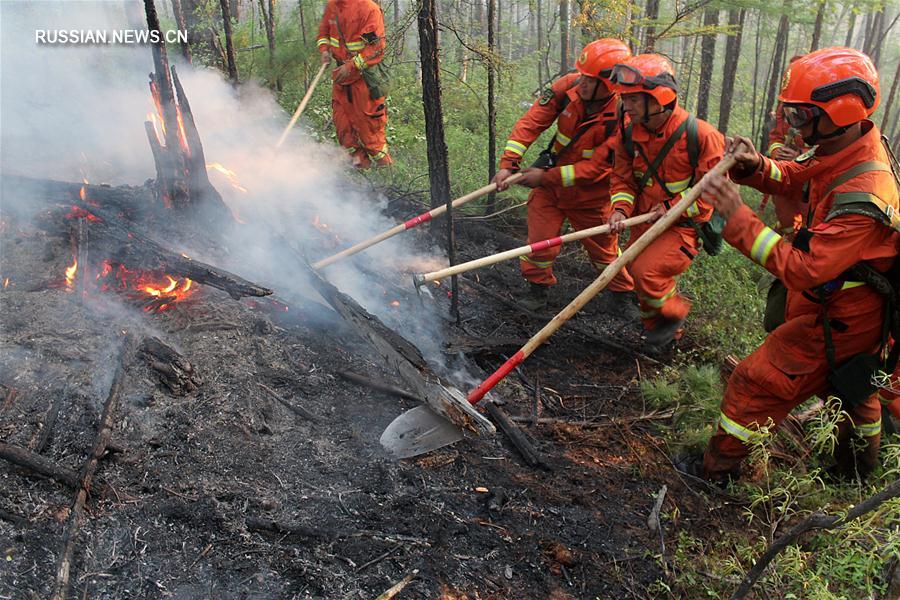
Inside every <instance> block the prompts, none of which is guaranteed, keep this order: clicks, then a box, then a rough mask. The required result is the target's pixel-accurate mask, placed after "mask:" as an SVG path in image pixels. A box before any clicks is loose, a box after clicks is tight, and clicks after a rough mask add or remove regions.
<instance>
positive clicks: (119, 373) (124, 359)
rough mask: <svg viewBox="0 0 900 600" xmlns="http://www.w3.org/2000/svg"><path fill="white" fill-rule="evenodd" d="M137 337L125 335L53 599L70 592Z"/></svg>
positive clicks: (68, 532) (83, 474) (61, 599)
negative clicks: (79, 539) (79, 540)
mask: <svg viewBox="0 0 900 600" xmlns="http://www.w3.org/2000/svg"><path fill="white" fill-rule="evenodd" d="M133 346H134V338H133V337H132V335H131V334H128V335H126V336H125V340H124V341H123V343H122V350H121V351H120V352H119V360H118V363H117V365H116V373H115V375H114V376H113V380H112V384H110V387H109V395H108V396H107V398H106V403H105V404H104V406H103V414H102V415H101V417H100V425H99V427H98V428H97V437H96V439H95V440H94V447H93V448H92V449H91V453H90V455H89V456H88V460H87V462H86V463H85V464H84V467H82V469H81V473H79V482H78V488H77V489H78V491H77V493H76V494H75V502H74V505H73V507H72V512H71V513H70V514H69V526H68V528H67V529H66V532H65V535H64V536H63V549H62V552H60V555H59V563H58V564H57V569H56V581H55V582H54V585H53V594H52V595H51V596H50V598H51V600H64V599H65V597H66V595H67V594H68V591H69V575H70V573H71V568H72V555H73V553H74V551H75V537H76V534H77V533H78V529H79V527H80V526H81V520H82V516H83V514H84V504H85V502H86V501H87V495H88V492H89V491H90V489H91V482H92V480H93V478H94V472H95V471H96V470H97V464H98V463H99V461H100V457H101V456H103V454H104V453H105V452H106V444H107V443H108V442H109V436H110V431H111V427H112V419H113V415H114V414H115V412H116V407H117V405H118V402H119V396H120V395H121V394H122V388H123V383H124V380H125V366H126V364H127V363H128V361H129V360H130V359H131V356H132V354H133V352H134V347H133Z"/></svg>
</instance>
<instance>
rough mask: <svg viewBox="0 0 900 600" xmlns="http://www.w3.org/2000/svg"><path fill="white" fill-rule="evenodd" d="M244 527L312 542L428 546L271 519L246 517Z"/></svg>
mask: <svg viewBox="0 0 900 600" xmlns="http://www.w3.org/2000/svg"><path fill="white" fill-rule="evenodd" d="M244 525H245V526H246V527H247V529H248V530H250V531H265V532H269V533H277V534H282V535H284V534H287V535H294V536H297V537H301V538H305V539H312V540H327V541H333V540H336V539H346V538H375V539H381V540H386V541H391V542H405V543H410V544H419V545H421V546H430V545H431V544H430V543H429V542H428V540H426V539H424V538H420V537H414V536H409V535H402V534H395V533H384V532H381V531H372V530H369V529H360V530H352V531H351V530H342V529H320V528H317V527H310V526H309V525H304V524H302V523H285V522H282V521H275V520H273V519H264V518H261V517H247V518H246V519H244Z"/></svg>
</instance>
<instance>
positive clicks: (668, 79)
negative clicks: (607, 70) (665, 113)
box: [612, 54, 678, 106]
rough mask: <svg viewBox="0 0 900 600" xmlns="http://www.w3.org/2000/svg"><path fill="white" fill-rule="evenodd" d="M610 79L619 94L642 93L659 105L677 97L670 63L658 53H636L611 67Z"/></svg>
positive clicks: (673, 70)
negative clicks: (649, 96)
mask: <svg viewBox="0 0 900 600" xmlns="http://www.w3.org/2000/svg"><path fill="white" fill-rule="evenodd" d="M612 81H613V83H614V84H615V90H616V91H617V92H619V93H620V94H634V93H638V92H641V93H644V94H649V95H651V96H653V97H654V98H656V101H657V102H659V103H660V105H661V106H666V105H668V104H671V103H672V102H674V101H675V100H676V99H677V98H678V84H677V83H676V82H675V69H673V68H672V63H670V62H669V61H668V59H666V58H665V57H663V56H660V55H659V54H638V55H637V56H632V57H631V58H629V59H627V60H625V61H623V62H621V63H619V64H617V65H616V66H615V67H613V73H612Z"/></svg>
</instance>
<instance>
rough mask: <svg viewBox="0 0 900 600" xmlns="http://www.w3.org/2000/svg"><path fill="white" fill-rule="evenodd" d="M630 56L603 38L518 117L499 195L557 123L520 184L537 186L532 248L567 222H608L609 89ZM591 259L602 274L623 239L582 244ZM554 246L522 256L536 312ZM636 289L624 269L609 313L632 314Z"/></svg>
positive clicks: (612, 111)
mask: <svg viewBox="0 0 900 600" xmlns="http://www.w3.org/2000/svg"><path fill="white" fill-rule="evenodd" d="M630 54H631V52H630V51H629V49H628V46H626V45H625V44H624V43H623V42H622V41H620V40H614V39H600V40H596V41H594V42H591V43H590V44H588V45H587V46H585V48H584V51H583V52H582V54H581V56H580V57H579V59H578V61H577V62H576V63H575V68H576V72H575V73H570V74H568V75H565V76H563V77H561V78H560V79H558V80H557V81H556V82H555V83H554V84H553V86H552V87H551V88H550V89H548V90H546V91H545V92H544V93H543V95H542V96H541V97H540V99H538V100H537V101H535V103H534V104H533V105H532V107H531V108H530V109H528V112H526V113H525V115H524V116H523V117H522V118H521V119H519V121H518V122H517V123H516V125H515V127H513V130H512V132H511V133H510V135H509V140H508V141H507V142H506V148H505V150H504V152H503V156H502V157H501V159H500V171H499V172H498V173H497V175H496V176H495V177H494V182H495V183H496V184H497V189H498V190H503V189H506V184H505V183H504V181H505V180H506V179H507V178H508V177H509V176H510V175H512V174H513V173H515V172H517V171H519V170H520V169H521V161H522V157H523V155H524V154H525V151H526V150H528V147H529V146H531V145H532V144H533V143H534V141H535V140H536V139H537V138H538V137H539V136H540V135H541V133H543V132H544V131H545V130H546V129H548V128H549V127H550V126H551V125H552V124H553V123H554V122H556V129H557V130H556V134H555V135H554V137H553V140H552V142H551V145H550V147H549V148H548V149H547V150H545V151H544V152H542V153H541V156H540V158H539V160H538V162H537V163H535V166H532V167H530V168H527V169H524V171H523V173H524V177H523V178H522V179H521V180H519V184H520V185H524V186H526V187H529V188H532V191H531V194H530V195H529V196H528V243H529V244H531V243H534V242H537V241H540V240H545V239H549V238H553V237H555V236H558V235H559V234H560V230H561V228H562V226H563V222H564V221H565V220H566V219H568V221H569V223H570V224H571V226H572V227H573V228H574V229H576V230H577V229H587V228H590V227H596V226H598V225H603V224H604V223H605V222H606V219H607V217H608V216H609V211H610V206H609V173H610V170H611V169H612V165H613V158H612V153H613V145H612V140H613V139H614V135H615V130H616V123H617V121H616V119H617V111H618V105H619V100H618V97H617V96H616V94H615V93H614V92H613V90H612V89H611V87H610V85H609V76H610V73H611V72H612V68H613V66H614V65H615V64H616V63H619V62H621V61H623V60H624V59H625V58H627V57H628V56H629V55H630ZM581 243H582V244H583V245H584V247H585V249H586V250H587V252H588V254H589V256H590V258H591V262H592V263H593V264H594V266H595V268H597V269H598V270H603V269H604V268H605V267H606V266H607V265H608V264H609V263H611V262H612V261H614V260H615V259H616V257H617V256H618V252H619V246H618V236H617V235H615V234H613V235H598V236H594V237H592V238H587V239H584V240H582V241H581ZM559 251H560V247H559V246H555V247H552V248H547V249H544V250H540V251H537V252H534V253H532V254H529V255H528V256H523V257H522V258H521V261H520V266H521V269H522V275H523V276H524V277H525V279H526V280H528V282H529V290H528V293H527V295H526V297H525V299H524V300H523V301H522V303H523V304H524V305H525V306H527V307H528V308H530V309H531V310H540V309H542V308H544V307H545V306H546V305H547V297H548V293H547V292H548V289H549V287H550V286H551V285H554V284H555V283H556V277H555V276H554V275H553V261H554V260H555V259H556V257H557V256H558V255H559ZM633 288H634V285H633V283H632V280H631V277H630V276H629V275H628V272H627V271H624V270H623V271H622V272H621V273H619V275H617V276H616V278H615V279H613V280H612V282H611V283H610V285H609V289H610V291H611V294H610V297H611V306H610V310H611V311H614V312H617V313H620V314H622V313H624V314H627V313H628V312H629V311H630V312H635V310H636V309H635V306H634V302H633V293H632V292H631V290H632V289H633Z"/></svg>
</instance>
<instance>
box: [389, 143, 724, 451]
mask: <svg viewBox="0 0 900 600" xmlns="http://www.w3.org/2000/svg"><path fill="white" fill-rule="evenodd" d="M734 164H735V161H734V156H732V155H731V154H726V155H725V156H724V157H723V158H722V160H721V161H719V163H718V164H717V165H716V166H715V167H713V168H712V169H711V170H710V172H709V173H717V174H725V173H727V172H728V170H729V169H731V167H733V166H734ZM709 173H707V174H706V175H704V176H703V179H705V178H706V177H707V176H708V175H709ZM703 179H701V180H700V181H699V182H698V183H697V185H695V186H694V187H692V188H691V189H690V191H689V192H688V193H687V194H685V195H684V196H683V197H682V198H681V200H679V201H678V202H677V203H676V204H675V205H674V206H672V208H671V209H669V211H668V212H666V214H665V215H664V216H663V217H662V218H660V219H659V220H658V221H657V222H656V223H654V224H653V225H652V226H651V227H650V229H648V230H647V231H645V232H644V235H642V236H641V237H639V238H638V239H637V240H635V242H634V243H633V244H631V246H629V247H628V248H627V249H626V250H625V251H624V252H623V253H622V254H621V255H620V256H619V257H618V258H617V259H616V260H614V261H613V262H612V263H610V264H609V266H607V267H606V268H605V269H603V272H602V273H600V276H599V277H597V279H595V280H594V281H593V283H591V284H590V285H589V286H588V287H586V288H585V289H584V290H582V292H581V293H580V294H578V296H576V297H575V299H574V300H572V301H571V302H570V303H569V305H568V306H566V307H565V308H564V309H562V310H561V311H560V312H559V314H557V315H556V316H555V317H553V319H551V320H550V321H549V322H548V323H547V324H546V325H544V327H542V328H541V330H540V331H538V332H537V333H536V334H534V336H532V338H531V339H530V340H528V342H527V343H526V344H525V345H524V346H522V348H521V349H520V350H519V351H518V352H516V353H515V354H513V355H512V356H511V357H510V358H509V360H507V361H506V362H505V363H503V364H502V365H501V366H500V368H499V369H497V370H496V371H494V373H493V374H491V375H490V376H489V377H488V378H487V379H485V380H484V381H483V382H482V383H481V384H480V385H479V386H478V387H476V388H475V389H474V390H472V391H471V392H470V393H469V396H468V398H467V400H468V401H469V403H471V404H472V405H475V404H477V403H478V402H479V401H480V400H481V399H482V398H484V396H485V394H487V393H488V392H489V391H490V390H491V389H492V388H493V387H494V386H495V385H497V384H498V383H499V382H500V381H502V380H503V378H504V377H506V376H507V375H509V373H510V372H511V371H512V370H513V369H515V368H516V367H517V366H519V365H520V364H521V363H522V361H524V360H525V359H526V358H528V357H529V356H530V355H531V354H532V353H533V352H534V351H535V350H537V349H538V348H539V347H540V346H541V344H543V343H544V342H545V341H547V339H548V338H549V337H550V336H551V335H553V334H554V333H555V332H556V331H557V330H558V329H559V328H560V327H562V326H563V324H564V323H565V322H566V321H568V320H569V319H571V318H572V317H573V316H574V315H575V313H577V312H578V311H579V310H581V309H582V308H583V307H584V305H585V304H587V303H588V302H589V301H590V300H591V299H592V298H593V297H594V296H596V295H597V294H599V293H600V291H601V290H603V288H605V287H606V286H607V285H608V284H609V282H610V281H612V279H613V278H614V277H615V276H616V275H618V274H619V271H621V270H622V269H623V268H624V267H625V266H626V265H627V264H628V263H630V262H631V261H632V260H634V259H635V257H636V256H637V255H638V254H640V253H641V252H643V250H644V248H646V247H647V246H649V245H650V244H651V243H652V242H653V241H654V240H655V239H656V238H657V237H659V236H660V234H662V233H663V232H664V231H666V230H667V229H668V228H669V227H671V226H672V225H673V224H675V222H676V221H678V220H679V219H681V218H682V214H683V213H684V211H685V210H687V209H688V207H689V206H690V205H691V204H693V203H694V202H695V201H696V200H697V199H698V198H699V197H700V191H701V190H702V189H703V185H702V184H703ZM440 421H444V424H443V425H442V424H441V423H440ZM447 424H449V423H448V422H447V421H446V420H445V419H443V418H441V417H439V416H438V415H436V414H434V413H433V412H431V411H430V410H429V409H428V407H427V406H424V405H423V406H419V407H417V408H414V409H412V410H410V411H408V412H406V413H404V414H402V415H400V416H399V417H397V418H396V419H394V420H393V421H392V422H391V424H390V425H388V426H387V429H385V430H384V432H383V433H382V434H381V440H380V441H381V445H382V446H384V448H385V449H386V450H387V451H388V452H390V453H391V454H393V455H394V456H396V457H398V458H408V457H411V456H416V455H418V454H423V453H425V452H430V451H432V450H437V449H438V448H440V447H442V446H446V445H447V444H452V443H453V442H456V441H459V440H461V439H462V437H463V435H462V431H461V430H460V429H459V428H456V427H454V429H455V431H451V430H450V429H449V428H448V427H447V426H446V425H447Z"/></svg>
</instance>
